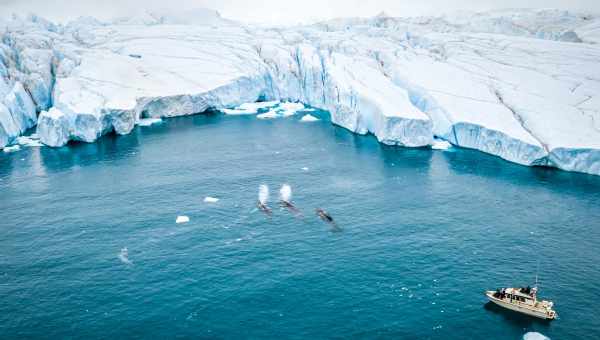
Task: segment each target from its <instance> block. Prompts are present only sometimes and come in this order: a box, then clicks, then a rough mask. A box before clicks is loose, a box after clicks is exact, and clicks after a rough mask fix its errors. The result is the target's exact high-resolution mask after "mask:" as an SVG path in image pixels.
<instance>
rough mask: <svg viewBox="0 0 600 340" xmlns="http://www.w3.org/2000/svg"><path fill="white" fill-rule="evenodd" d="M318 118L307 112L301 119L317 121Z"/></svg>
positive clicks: (303, 120) (302, 120)
mask: <svg viewBox="0 0 600 340" xmlns="http://www.w3.org/2000/svg"><path fill="white" fill-rule="evenodd" d="M318 120H319V118H317V117H315V116H313V115H311V114H306V115H304V116H302V118H301V119H300V121H301V122H316V121H318Z"/></svg>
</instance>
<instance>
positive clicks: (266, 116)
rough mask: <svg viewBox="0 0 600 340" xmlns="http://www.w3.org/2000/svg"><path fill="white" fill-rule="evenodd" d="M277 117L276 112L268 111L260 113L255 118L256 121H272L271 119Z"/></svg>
mask: <svg viewBox="0 0 600 340" xmlns="http://www.w3.org/2000/svg"><path fill="white" fill-rule="evenodd" d="M278 117H279V114H277V111H275V110H270V111H269V112H265V113H261V114H259V115H257V116H256V118H258V119H273V118H278Z"/></svg>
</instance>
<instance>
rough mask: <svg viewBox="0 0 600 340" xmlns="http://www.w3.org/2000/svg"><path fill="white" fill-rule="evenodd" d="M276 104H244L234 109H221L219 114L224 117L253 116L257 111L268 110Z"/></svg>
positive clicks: (272, 102) (271, 102)
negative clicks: (224, 115) (221, 113)
mask: <svg viewBox="0 0 600 340" xmlns="http://www.w3.org/2000/svg"><path fill="white" fill-rule="evenodd" d="M277 104H279V101H270V102H256V103H244V104H242V105H240V106H238V107H236V108H234V109H222V110H221V112H223V113H224V114H226V115H253V114H257V113H258V111H259V110H263V109H269V108H271V107H273V106H275V105H277Z"/></svg>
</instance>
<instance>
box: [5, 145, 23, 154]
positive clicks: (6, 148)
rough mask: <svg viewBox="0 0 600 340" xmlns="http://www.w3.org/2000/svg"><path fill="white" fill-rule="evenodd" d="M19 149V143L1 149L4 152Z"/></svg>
mask: <svg viewBox="0 0 600 340" xmlns="http://www.w3.org/2000/svg"><path fill="white" fill-rule="evenodd" d="M19 150H21V147H20V146H19V145H11V146H5V147H4V149H2V151H4V152H5V153H10V152H15V151H19Z"/></svg>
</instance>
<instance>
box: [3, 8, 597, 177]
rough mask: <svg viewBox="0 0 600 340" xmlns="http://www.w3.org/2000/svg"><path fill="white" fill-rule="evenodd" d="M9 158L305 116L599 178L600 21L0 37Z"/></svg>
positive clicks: (78, 26)
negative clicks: (139, 132) (143, 124)
mask: <svg viewBox="0 0 600 340" xmlns="http://www.w3.org/2000/svg"><path fill="white" fill-rule="evenodd" d="M0 41H1V42H0V147H3V146H6V145H10V144H11V143H12V142H13V141H14V140H15V138H16V137H17V136H19V135H20V134H22V133H23V132H24V131H25V130H27V129H28V128H31V127H34V126H36V125H37V132H38V134H39V136H40V138H41V141H42V142H43V143H45V144H47V145H49V146H62V145H64V144H66V143H67V142H68V141H70V140H79V141H86V142H92V141H94V140H96V139H97V138H98V137H100V136H101V135H103V134H106V133H109V132H113V131H114V132H116V133H118V134H126V133H129V132H130V131H131V130H132V129H133V127H134V126H135V125H136V124H137V123H138V122H139V121H140V119H144V118H158V117H171V116H179V115H189V114H196V113H201V112H203V111H205V110H207V109H228V108H233V107H236V106H238V105H240V104H242V103H245V102H254V101H257V100H286V101H299V102H303V103H305V104H308V105H311V106H314V107H317V108H321V109H324V110H328V111H329V112H331V117H332V121H333V123H335V124H337V125H340V126H343V127H345V128H347V129H349V130H351V131H354V132H356V133H361V134H365V133H372V134H373V135H375V136H376V137H377V138H378V140H379V141H380V142H382V143H386V144H392V145H402V146H409V147H419V146H427V145H431V144H432V143H433V138H434V137H437V138H440V139H444V140H447V141H448V142H450V143H452V144H454V145H456V146H461V147H466V148H473V149H477V150H481V151H483V152H486V153H489V154H493V155H496V156H499V157H502V158H504V159H506V160H509V161H512V162H516V163H519V164H524V165H542V166H552V167H557V168H560V169H564V170H569V171H579V172H585V173H590V174H596V175H600V98H599V95H598V94H599V93H600V46H599V45H598V44H597V43H598V42H600V18H597V17H595V16H592V15H585V14H576V13H571V12H565V11H558V10H512V11H496V12H488V13H475V14H473V13H471V14H459V15H453V16H444V17H426V18H392V17H388V16H385V15H380V16H377V17H374V18H370V19H336V20H332V21H327V22H322V23H318V24H314V25H306V26H294V27H271V28H269V27H258V26H248V25H243V24H240V23H236V22H233V21H229V20H226V19H223V18H221V17H220V15H219V14H218V13H217V12H214V11H210V10H199V11H195V12H192V13H186V14H178V13H160V14H157V13H150V12H144V13H142V14H140V15H139V16H137V17H133V18H120V19H116V20H114V21H112V22H100V21H98V20H96V19H93V18H80V19H78V20H75V21H73V22H71V23H69V24H67V25H54V24H52V23H50V22H48V21H46V20H44V19H42V18H39V17H37V16H34V15H31V16H28V17H25V18H19V17H13V18H10V19H7V20H4V21H0Z"/></svg>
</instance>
